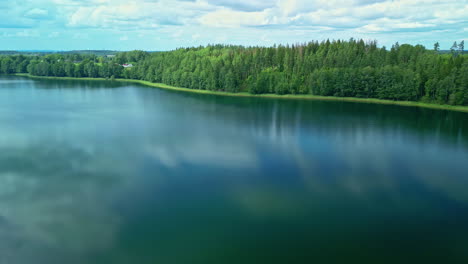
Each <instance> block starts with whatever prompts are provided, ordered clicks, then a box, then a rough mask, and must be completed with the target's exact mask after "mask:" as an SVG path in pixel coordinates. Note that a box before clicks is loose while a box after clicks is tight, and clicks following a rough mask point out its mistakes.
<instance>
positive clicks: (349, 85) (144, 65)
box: [0, 39, 468, 105]
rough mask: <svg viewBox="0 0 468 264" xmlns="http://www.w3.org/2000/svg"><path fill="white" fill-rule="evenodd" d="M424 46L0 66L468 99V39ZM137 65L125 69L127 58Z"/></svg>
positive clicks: (316, 47)
mask: <svg viewBox="0 0 468 264" xmlns="http://www.w3.org/2000/svg"><path fill="white" fill-rule="evenodd" d="M439 48H440V45H439V44H438V43H436V44H435V45H434V50H435V51H436V52H434V50H426V49H425V48H424V47H423V46H420V45H416V46H411V45H407V44H403V45H400V44H398V43H396V44H395V45H393V46H392V48H391V49H390V50H387V49H386V48H385V47H381V48H380V47H378V46H377V43H376V42H375V41H373V42H368V43H365V42H364V41H363V40H354V39H350V40H349V41H329V40H327V41H324V42H321V43H319V42H309V43H306V44H299V45H292V46H290V45H286V46H283V45H279V46H273V47H242V46H224V45H210V46H207V47H193V48H182V49H177V50H174V51H169V52H155V53H148V52H144V51H131V52H121V53H118V54H117V55H116V56H115V57H112V56H109V57H108V56H99V55H96V54H83V53H80V54H50V55H44V56H24V55H10V56H0V73H6V74H10V73H26V72H27V73H30V74H32V75H37V76H57V77H64V76H68V77H103V78H112V77H114V78H125V79H136V80H144V81H148V82H155V83H164V84H167V85H171V86H177V87H185V88H189V89H197V90H209V91H223V92H232V93H236V92H247V91H248V92H250V93H252V94H278V95H285V94H313V95H320V96H338V97H358V98H377V99H387V100H396V101H424V102H428V103H439V104H451V105H468V56H467V55H464V54H463V53H464V42H463V41H462V42H461V43H460V44H458V43H454V45H453V47H452V54H439V53H442V52H440V51H439ZM129 63H131V64H133V67H130V68H124V67H122V66H121V65H123V64H129Z"/></svg>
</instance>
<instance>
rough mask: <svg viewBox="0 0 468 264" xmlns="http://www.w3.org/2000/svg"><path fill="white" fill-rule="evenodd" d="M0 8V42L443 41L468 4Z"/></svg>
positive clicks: (463, 34)
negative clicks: (30, 39) (1, 15)
mask: <svg viewBox="0 0 468 264" xmlns="http://www.w3.org/2000/svg"><path fill="white" fill-rule="evenodd" d="M0 10H1V11H2V12H3V13H5V14H6V15H5V16H4V19H3V20H2V21H0V28H1V29H2V31H3V34H0V38H3V41H2V44H0V49H12V48H13V49H77V48H80V49H123V50H127V49H146V50H168V49H174V48H177V47H181V46H194V45H204V44H208V43H229V44H243V45H272V44H274V43H295V42H304V41H309V40H323V39H328V38H330V39H348V38H351V37H354V38H364V39H377V40H378V41H379V43H380V44H381V45H391V44H392V43H394V42H396V41H399V42H405V43H412V44H423V45H426V46H428V47H431V46H432V44H433V43H434V42H436V41H439V42H441V44H442V48H448V47H449V46H450V45H451V44H452V43H453V41H459V40H462V39H468V33H467V30H466V29H467V28H468V19H467V17H468V3H466V2H465V1H454V0H445V1H433V0H411V1H408V0H350V1H338V0H326V1H325V0H277V1H261V0H177V1H174V0H132V1H128V0H26V1H24V0H23V1H19V0H16V1H8V2H5V3H0ZM25 32H26V33H25ZM51 35H52V36H53V38H51V37H50V36H51ZM76 36H78V37H76ZM79 36H86V37H79ZM25 38H34V39H35V40H37V41H34V42H31V41H25ZM5 39H7V41H5ZM51 39H53V40H51ZM31 45H35V46H31ZM15 47H16V48H15Z"/></svg>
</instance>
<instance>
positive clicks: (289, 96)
mask: <svg viewBox="0 0 468 264" xmlns="http://www.w3.org/2000/svg"><path fill="white" fill-rule="evenodd" d="M12 75H13V76H21V77H28V78H32V79H34V78H35V79H56V80H82V81H117V82H129V83H138V84H141V85H144V86H149V87H154V88H159V89H166V90H173V91H182V92H189V93H198V94H210V95H220V96H230V97H253V98H255V97H257V98H273V99H293V100H315V101H341V102H355V103H369V104H384V105H400V106H407V107H419V108H430V109H438V110H449V111H457V112H464V113H468V106H453V105H439V104H431V103H422V102H413V101H392V100H383V99H375V98H356V97H334V96H319V95H311V94H307V95H306V94H303V95H292V94H287V95H277V94H258V95H257V94H250V93H246V92H240V93H230V92H219V91H209V90H196V89H189V88H182V87H175V86H171V85H167V84H163V83H152V82H148V81H143V80H133V79H115V80H111V79H106V78H88V77H84V78H77V77H53V76H33V75H30V74H25V73H16V74H12Z"/></svg>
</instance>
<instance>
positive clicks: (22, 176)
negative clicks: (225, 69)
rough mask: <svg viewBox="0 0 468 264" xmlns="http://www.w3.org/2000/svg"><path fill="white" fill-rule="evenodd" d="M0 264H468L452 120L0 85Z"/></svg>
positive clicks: (101, 85) (467, 174)
mask: <svg viewBox="0 0 468 264" xmlns="http://www.w3.org/2000/svg"><path fill="white" fill-rule="evenodd" d="M0 150H1V151H0V264H16V263H19V264H23V263H35V264H42V263H45V264H55V263H67V264H75V263H76V264H82V263H91V264H94V263H96V264H97V263H112V264H120V263H122V264H123V263H135V264H137V263H138V264H140V263H141V264H146V263H162V264H166V263H167V264H179V263H180V264H184V263H187V264H188V263H195V264H198V263H200V264H202V263H203V264H206V263H216V264H222V263H227V264H231V263H232V264H237V263H239V264H240V263H242V264H244V263H247V264H248V263H257V264H258V263H260V264H263V263H268V264H271V263H392V264H394V263H468V114H466V113H458V112H448V111H441V110H431V109H422V108H414V107H402V106H389V105H377V104H363V103H350V102H324V101H307V100H281V99H267V98H235V97H222V96H213V95H201V94H191V93H184V92H174V91H167V90H161V89H155V88H149V87H144V86H140V85H137V84H130V83H116V82H109V81H64V80H32V79H27V78H21V77H6V76H3V77H0Z"/></svg>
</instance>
